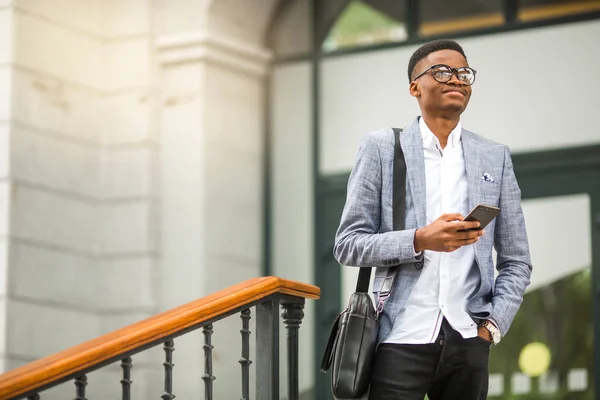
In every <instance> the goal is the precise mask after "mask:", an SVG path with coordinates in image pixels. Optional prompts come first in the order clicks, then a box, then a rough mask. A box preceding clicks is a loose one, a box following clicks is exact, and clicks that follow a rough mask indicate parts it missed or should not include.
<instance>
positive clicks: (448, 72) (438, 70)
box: [413, 64, 477, 86]
mask: <svg viewBox="0 0 600 400" xmlns="http://www.w3.org/2000/svg"><path fill="white" fill-rule="evenodd" d="M429 71H431V76H433V79H435V80H436V81H437V82H440V83H446V82H449V81H450V80H451V79H452V75H453V74H454V73H455V72H456V77H457V78H458V80H459V81H460V83H462V84H463V85H467V86H471V85H472V84H473V83H474V82H475V74H477V71H475V70H474V69H473V68H470V67H460V68H451V67H449V66H447V65H444V64H436V65H432V66H431V67H429V68H427V69H426V70H425V71H423V72H421V73H420V74H419V75H417V77H416V78H415V79H413V81H416V80H417V79H419V78H420V77H422V76H423V75H425V74H426V73H428V72H429Z"/></svg>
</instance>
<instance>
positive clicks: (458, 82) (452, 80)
mask: <svg viewBox="0 0 600 400" xmlns="http://www.w3.org/2000/svg"><path fill="white" fill-rule="evenodd" d="M446 83H452V84H453V85H463V83H462V81H461V80H460V79H458V71H452V75H451V76H450V80H449V81H448V82H446Z"/></svg>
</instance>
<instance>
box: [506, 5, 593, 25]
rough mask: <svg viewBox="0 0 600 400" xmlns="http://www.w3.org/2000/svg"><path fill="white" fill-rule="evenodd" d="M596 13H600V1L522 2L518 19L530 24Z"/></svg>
mask: <svg viewBox="0 0 600 400" xmlns="http://www.w3.org/2000/svg"><path fill="white" fill-rule="evenodd" d="M595 11H600V1H599V0H575V1H569V0H520V2H519V12H518V19H519V20H520V21H522V22H529V21H536V20H543V19H551V18H562V17H566V16H570V15H578V14H586V13H590V12H595Z"/></svg>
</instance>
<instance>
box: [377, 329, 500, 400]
mask: <svg viewBox="0 0 600 400" xmlns="http://www.w3.org/2000/svg"><path fill="white" fill-rule="evenodd" d="M490 347H491V343H490V342H488V341H487V340H485V339H482V338H480V337H474V338H471V339H463V338H462V336H461V335H460V334H459V333H458V332H456V331H455V330H454V329H452V327H451V326H450V324H448V322H447V321H446V320H445V319H444V322H443V323H442V329H441V330H440V334H439V336H438V338H437V340H436V342H435V343H432V344H391V343H382V344H381V345H380V346H379V347H378V349H377V355H376V356H375V365H374V371H373V377H372V379H371V389H370V394H369V400H413V399H414V400H423V398H424V397H425V394H427V395H428V396H429V399H430V400H455V399H456V400H485V399H486V398H487V392H488V361H489V355H490Z"/></svg>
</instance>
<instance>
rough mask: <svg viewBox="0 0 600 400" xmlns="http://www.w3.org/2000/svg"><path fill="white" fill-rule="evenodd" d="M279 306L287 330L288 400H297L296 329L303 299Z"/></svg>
mask: <svg viewBox="0 0 600 400" xmlns="http://www.w3.org/2000/svg"><path fill="white" fill-rule="evenodd" d="M281 304H282V306H283V308H284V309H285V311H284V312H283V314H282V317H283V323H284V324H285V325H286V328H287V330H288V337H287V347H288V359H287V363H288V400H298V397H299V387H298V329H300V324H301V323H302V318H304V311H303V308H304V299H293V300H286V301H283V302H282V303H281Z"/></svg>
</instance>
